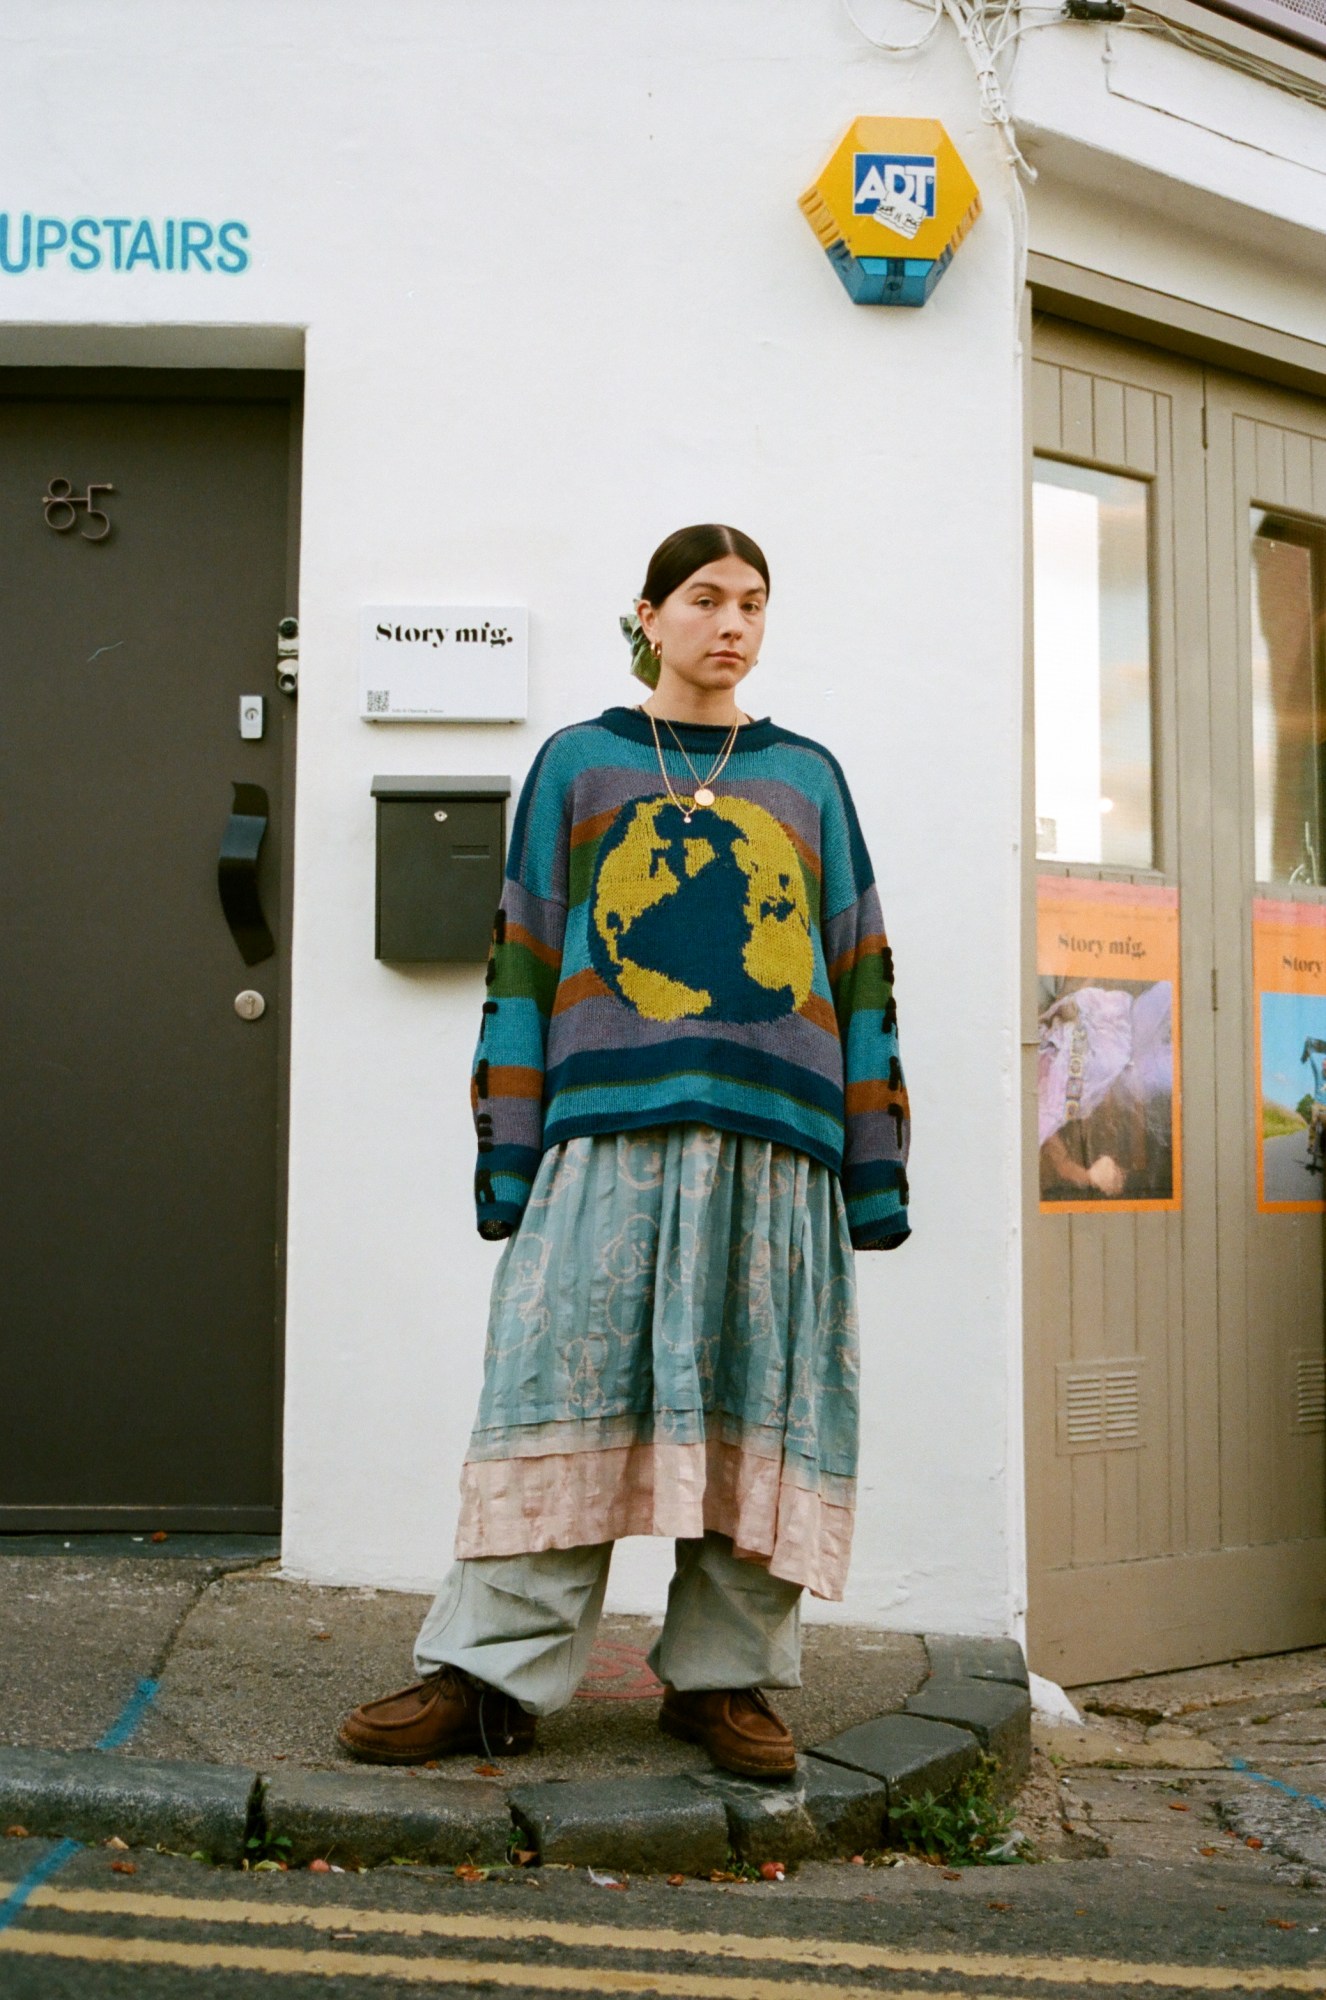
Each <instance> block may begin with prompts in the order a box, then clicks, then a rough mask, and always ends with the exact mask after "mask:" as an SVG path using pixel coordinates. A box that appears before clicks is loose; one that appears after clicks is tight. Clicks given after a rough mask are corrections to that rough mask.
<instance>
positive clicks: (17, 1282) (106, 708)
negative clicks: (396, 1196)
mask: <svg viewBox="0 0 1326 2000" xmlns="http://www.w3.org/2000/svg"><path fill="white" fill-rule="evenodd" d="M295 408H296V404H295V401H294V392H293V389H292V386H291V384H290V381H289V378H284V377H281V378H274V377H265V376H254V377H240V378H193V377H190V376H188V375H185V374H175V375H173V376H171V377H170V378H168V379H166V380H164V381H163V380H162V378H161V377H160V376H146V375H138V374H137V373H134V372H130V371H115V372H114V373H113V374H107V375H103V376H98V377H95V378H93V377H87V376H81V375H80V374H78V373H76V372H75V371H71V370H60V371H49V372H48V373H46V374H45V375H44V376H38V377H33V376H26V377H15V378H14V379H13V380H12V381H10V382H8V383H6V382H3V381H0V548H3V564H4V585H3V592H2V593H0V703H2V708H3V712H2V713H0V903H2V906H3V936H4V939H5V962H6V974H7V976H6V982H5V1032H4V1035H3V1037H2V1038H0V1154H2V1156H3V1159H4V1166H5V1173H4V1178H5V1194H4V1199H3V1201H2V1202H0V1281H2V1283H3V1292H4V1304H3V1310H2V1311H0V1368H2V1369H3V1378H4V1384H5V1387H4V1393H3V1397H2V1398H0V1404H2V1412H0V1528H4V1529H6V1530H9V1531H11V1532H12V1531H15V1530H20V1529H46V1530H51V1529H65V1530H69V1529H75V1528H118V1529H147V1528H150V1529H157V1528H165V1529H170V1528H182V1529H199V1528H230V1529H234V1528H248V1529H251V1530H258V1531H270V1530H271V1529H273V1528H274V1527H275V1526H276V1525H277V1523H278V1521H279V1470H278V1427H279V1414H280V1409H279V1396H280V1372H279V1360H280V1356H279V1321H280V1311H279V1308H280V1293H281V1211H282V1207H283V1180H284V1177H283V1167H282V1147H283V1124H284V1119H283V1109H282V1106H283V1092H282V1078H283V1074H284V1058H283V1046H284V1018H285V1007H286V989H287V981H286V969H285V968H286V946H287V942H288V935H289V914H288V894H287V889H286V885H287V881H288V875H289V869H288V860H289V852H288V850H289V826H290V805H291V797H290V785H289V774H290V772H291V770H292V768H293V730H294V706H293V703H292V702H290V701H288V700H286V699H285V698H283V697H282V696H281V695H280V694H279V693H278V691H277V688H276V682H275V677H274V673H273V666H274V662H275V658H276V642H277V626H278V622H279V621H280V620H281V618H282V617H283V616H284V615H286V614H287V613H289V612H290V611H291V610H292V608H293V606H292V601H291V576H292V563H291V555H292V550H293V531H292V523H291V520H290V513H291V493H292V491H293V482H292V466H293V463H294V459H293V454H292V433H293V429H294V411H295ZM242 696H260V697H261V698H262V703H263V708H264V710H265V714H264V716H263V724H264V727H263V730H262V734H261V735H260V736H257V737H253V736H249V737H242V736H241V720H240V706H241V697H242ZM253 726H254V725H253V724H252V723H250V725H249V727H250V728H252V727H253ZM236 786H243V787H246V788H248V789H247V790H245V791H242V792H239V793H237V792H236V789H235V788H236ZM237 803H238V805H239V807H240V808H241V810H242V811H243V812H244V815H245V819H246V821H247V824H245V825H241V824H239V822H238V821H232V812H233V810H234V808H235V806H236V804H237ZM264 817H265V818H266V821H267V825H266V830H265V837H264V838H263V840H262V844H261V849H260V855H259V860H258V864H257V870H256V877H254V876H252V874H251V871H250V870H249V868H248V865H247V862H246V859H245V856H246V855H247V854H249V853H251V851H252V849H253V847H254V845H255V843H256V840H257V836H258V834H259V832H260V831H261V830H262V829H261V825H260V822H261V820H262V819H263V818H264ZM227 836H229V838H228V847H229V850H230V854H231V862H230V866H229V869H228V871H227V872H228V882H229V884H230V888H229V892H228V893H229V897H230V915H229V919H228V917H227V913H226V911H225V910H223V907H222V902H221V898H220V895H219V891H218V860H219V856H220V852H221V848H222V843H223V840H227ZM255 896H256V904H257V905H258V906H259V907H260V910H261V919H259V918H258V917H257V915H256V914H255V909H254V907H253V905H254V902H255ZM246 906H247V907H246ZM263 921H265V923H266V924H267V926H268V927H269V929H270V931H271V933H272V938H271V949H270V951H269V952H266V955H260V954H261V953H263V952H264V951H265V950H266V946H265V943H264V941H263V940H262V938H261V936H260V922H263ZM241 941H242V942H243V943H244V945H245V947H246V949H247V952H248V955H249V958H250V959H252V960H253V962H252V963H246V959H245V956H244V955H243V954H242V952H241V949H240V942H241ZM246 993H248V994H256V995H258V996H259V999H258V1000H256V1001H255V1000H252V999H245V1000H242V1001H241V1002H240V1006H239V1008H238V1009H237V1005H236V1003H237V999H238V997H239V996H240V995H241V994H246Z"/></svg>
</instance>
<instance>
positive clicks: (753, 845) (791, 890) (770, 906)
mask: <svg viewBox="0 0 1326 2000" xmlns="http://www.w3.org/2000/svg"><path fill="white" fill-rule="evenodd" d="M668 804H669V801H668V799H667V798H666V797H661V798H652V799H638V800H637V801H636V802H635V804H634V806H632V807H624V808H623V811H629V812H630V813H631V815H632V816H631V820H630V823H629V825H628V827H627V829H626V832H625V834H624V835H623V837H622V838H621V840H620V841H619V842H618V843H617V845H616V846H615V847H613V848H612V850H611V851H610V852H609V853H607V854H605V855H604V858H603V862H602V865H601V867H600V869H599V872H598V879H597V881H596V884H595V893H594V905H593V910H592V913H591V919H592V922H593V924H594V927H595V929H596V931H597V933H598V935H599V937H600V938H601V939H602V941H603V945H604V948H605V949H606V951H607V953H608V956H609V958H610V959H611V961H612V964H613V967H614V969H615V971H616V973H617V978H618V984H619V987H620V990H621V994H622V997H623V999H625V1000H627V1001H628V1002H629V1003H630V1005H631V1006H632V1007H634V1008H635V1010H636V1012H637V1013H639V1014H643V1015H644V1016H645V1017H646V1019H648V1020H651V1021H677V1020H681V1019H683V1018H684V1017H685V1016H687V1015H696V1014H703V1013H704V1012H705V1010H706V1009H707V1008H708V1007H709V1006H710V1004H711V1001H712V998H713V996H712V994H711V993H709V992H708V991H707V990H706V989H705V988H704V987H702V986H691V985H688V984H686V983H684V982H683V981H682V980H679V979H674V978H672V977H670V975H669V974H667V973H666V972H659V971H657V970H655V969H654V968H653V967H651V966H646V965H640V964H637V962H636V961H635V960H634V959H633V958H632V957H631V955H630V944H631V937H630V934H631V925H632V924H633V923H634V922H635V920H636V918H637V917H638V916H640V915H641V913H642V912H643V911H645V910H648V909H650V908H652V907H653V905H654V904H656V903H659V902H661V901H662V900H663V899H664V897H667V896H675V895H676V894H677V893H678V892H679V890H680V889H681V888H682V883H681V882H680V881H679V880H678V877H677V875H676V874H675V873H674V871H673V869H672V867H671V866H670V865H669V862H668V860H667V859H666V858H665V857H666V855H667V852H668V846H669V843H668V841H667V839H666V838H665V837H664V836H663V835H661V834H660V833H659V831H658V825H657V820H658V815H659V812H660V810H661V809H662V808H664V807H665V806H667V805H668ZM710 816H713V817H715V818H718V819H722V820H726V821H727V822H728V824H729V825H732V826H735V827H737V828H738V829H739V831H740V834H741V838H740V839H739V840H737V841H735V842H734V843H733V848H732V853H733V859H734V860H735V861H736V863H737V866H738V867H739V868H740V869H741V871H742V874H743V875H744V876H745V877H746V901H745V918H746V941H745V944H744V945H743V947H742V963H743V965H744V966H745V969H746V972H747V974H748V976H749V977H750V978H751V979H752V980H753V981H754V982H755V984H756V985H758V986H762V987H765V988H767V989H768V990H770V991H773V992H776V991H778V990H779V989H780V988H782V987H790V988H791V990H792V995H793V998H792V1004H791V1007H790V1008H789V1012H792V1011H795V1009H796V1008H798V1007H800V1006H801V1005H802V1003H803V1001H804V1000H805V999H806V997H807V995H808V994H809V992H810V988H811V981H812V979H813V978H814V973H815V955H814V949H813V947H812V945H811V941H810V905H809V902H808V899H807V896H806V884H805V879H804V877H803V875H802V872H801V864H800V862H799V860H798V859H797V853H796V849H795V848H794V847H793V845H792V843H791V841H790V840H789V839H788V836H787V834H786V833H785V832H784V830H783V828H782V827H781V826H780V825H779V823H778V821H777V820H776V819H775V818H774V816H773V814H772V813H771V812H769V811H767V810H766V808H765V807H764V806H761V805H756V804H755V803H754V801H753V800H751V799H741V798H733V797H729V796H724V797H722V798H718V799H715V801H714V803H713V805H712V806H702V807H698V808H697V809H696V811H695V815H694V820H693V824H694V826H695V829H696V831H695V835H694V837H693V838H690V839H687V840H685V842H684V843H683V853H684V864H683V865H684V869H685V874H686V877H687V879H691V878H694V877H697V876H699V875H700V874H701V873H702V871H703V870H704V869H705V868H707V867H709V866H710V865H711V864H712V863H714V862H715V861H716V860H717V858H718V857H717V854H716V852H715V849H714V847H713V845H712V844H711V842H710V841H709V840H707V839H706V838H705V836H704V821H705V820H706V818H708V817H710ZM614 920H615V921H614ZM695 942H696V952H695V957H696V963H697V967H702V966H703V963H704V940H703V937H702V936H697V938H696V941H695Z"/></svg>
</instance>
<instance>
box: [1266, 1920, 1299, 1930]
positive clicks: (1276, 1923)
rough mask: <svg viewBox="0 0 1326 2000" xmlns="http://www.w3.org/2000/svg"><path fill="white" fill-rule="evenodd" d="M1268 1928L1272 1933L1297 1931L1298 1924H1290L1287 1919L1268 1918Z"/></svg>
mask: <svg viewBox="0 0 1326 2000" xmlns="http://www.w3.org/2000/svg"><path fill="white" fill-rule="evenodd" d="M1266 1928H1267V1929H1268V1930H1271V1931H1296V1930H1297V1929H1298V1925H1297V1923H1290V1921H1289V1919H1288V1918H1287V1917H1268V1918H1267V1919H1266Z"/></svg>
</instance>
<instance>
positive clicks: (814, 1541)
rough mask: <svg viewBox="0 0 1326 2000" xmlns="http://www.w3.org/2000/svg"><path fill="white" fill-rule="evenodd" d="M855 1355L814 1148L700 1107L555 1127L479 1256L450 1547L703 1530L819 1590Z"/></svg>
mask: <svg viewBox="0 0 1326 2000" xmlns="http://www.w3.org/2000/svg"><path fill="white" fill-rule="evenodd" d="M858 1365H859V1357H858V1339H857V1306H856V1272H855V1266H854V1263H853V1251H852V1246H851V1239H850V1237H849V1235H848V1227H847V1214H846V1208H845V1205H844V1202H843V1196H842V1190H841V1188H840V1186H839V1182H838V1177H837V1175H836V1174H834V1173H833V1172H832V1171H831V1170H830V1169H829V1168H828V1167H826V1166H824V1165H823V1164H822V1163H821V1162H819V1161H818V1160H812V1159H810V1158H809V1157H808V1156H807V1155H806V1154H804V1153H801V1152H797V1151H795V1150H793V1149H792V1148H791V1147H788V1146H780V1145H775V1144H774V1143H773V1142H772V1141H770V1140H768V1139H757V1138H752V1137H747V1136H745V1135H744V1134H741V1133H737V1132H720V1131H717V1130H715V1129H714V1128H713V1127H712V1126H709V1125H700V1124H688V1125H667V1126H660V1127H657V1128H654V1129H650V1130H645V1131H635V1132H614V1133H608V1134H602V1135H597V1136H594V1137H583V1138H575V1139H567V1140H563V1141H562V1142H561V1143H560V1144H558V1145H555V1146H552V1147H550V1148H549V1149H548V1151H547V1152H546V1153H545V1154H544V1156H543V1159H542V1161H541V1163H540V1165H539V1169H538V1173H537V1176H536V1178H535V1182H534V1189H533V1193H532V1194H531V1196H530V1201H529V1206H528V1208H527V1209H526V1211H525V1214H524V1216H523V1218H522V1220H521V1223H520V1227H519V1228H518V1229H517V1231H516V1233H515V1235H514V1236H511V1237H509V1238H508V1239H507V1241H506V1243H505V1244H504V1245H503V1248H502V1252H501V1255H500V1257H499V1259H498V1264H497V1270H496V1273H495V1275H494V1279H493V1290H492V1301H491V1305H490V1308H489V1319H488V1341H487V1347H486V1350H485V1356H484V1384H483V1393H482V1396H481V1398H480V1402H479V1414H478V1417H477V1419H476V1422H475V1426H474V1432H473V1436H472V1438H471V1440H470V1448H469V1452H468V1454H467V1457H466V1461H465V1467H464V1471H463V1473H462V1476H461V1517H460V1527H459V1530H458V1533H457V1538H456V1554H457V1555H458V1556H460V1557H471V1556H501V1555H523V1554H528V1553H530V1552H532V1551H534V1550H538V1549H561V1548H573V1547H575V1546H577V1545H579V1544H581V1543H588V1542H606V1541H615V1540H616V1539H617V1538H618V1537H620V1536H622V1535H668V1536H677V1537H691V1536H698V1535H701V1534H703V1533H704V1531H705V1530H706V1529H711V1530H713V1531H715V1532H716V1533H719V1534H723V1535H727V1536H730V1538H731V1540H732V1543H733V1546H734V1547H735V1549H736V1552H737V1554H738V1555H740V1556H743V1557H747V1558H749V1559H750V1560H751V1561H753V1562H758V1563H762V1564H764V1565H766V1566H767V1568H768V1569H769V1570H770V1572H771V1573H772V1574H773V1575H774V1576H779V1577H783V1578H785V1579H786V1580H787V1581H788V1582H790V1583H799V1584H804V1585H805V1586H806V1588H808V1589H809V1590H812V1591H814V1592H815V1594H816V1595H817V1596H819V1597H826V1598H840V1597H841V1596H842V1594H843V1587H844V1584H845V1582H846V1576H847V1564H848V1556H849V1553H850V1548H851V1537H852V1516H853V1510H854V1505H855V1494H856V1461H857V1430H858V1416H857V1380H858Z"/></svg>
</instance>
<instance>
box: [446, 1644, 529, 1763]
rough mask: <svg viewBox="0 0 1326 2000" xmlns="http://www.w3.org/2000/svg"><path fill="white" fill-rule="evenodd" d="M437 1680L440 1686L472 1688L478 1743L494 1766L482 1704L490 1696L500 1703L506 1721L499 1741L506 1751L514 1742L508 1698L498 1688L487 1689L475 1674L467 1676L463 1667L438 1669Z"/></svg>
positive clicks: (485, 1682)
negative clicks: (475, 1699) (476, 1708)
mask: <svg viewBox="0 0 1326 2000" xmlns="http://www.w3.org/2000/svg"><path fill="white" fill-rule="evenodd" d="M437 1679H438V1683H439V1685H440V1686H446V1685H447V1684H448V1683H450V1684H451V1685H452V1686H453V1687H465V1688H473V1689H474V1690H475V1691H476V1692H477V1694H478V1697H479V1704H478V1711H477V1716H476V1720H477V1721H478V1724H479V1741H480V1742H481V1743H482V1745H483V1754H484V1756H485V1757H486V1758H487V1760H488V1762H489V1763H490V1764H495V1763H496V1762H497V1757H496V1753H495V1752H494V1750H493V1746H492V1744H491V1743H490V1742H489V1741H488V1728H487V1724H486V1722H485V1720H484V1704H485V1703H486V1702H487V1700H488V1697H489V1696H490V1695H492V1696H494V1697H495V1699H496V1700H497V1701H499V1702H501V1704H502V1708H501V1713H502V1715H503V1716H504V1718H505V1719H506V1729H505V1731H504V1732H502V1733H501V1734H500V1740H501V1742H502V1743H504V1744H505V1745H506V1747H507V1749H510V1747H511V1745H512V1744H513V1743H514V1742H515V1740H516V1739H515V1734H514V1732H513V1730H512V1728H511V1720H510V1718H511V1703H510V1697H509V1696H508V1695H504V1694H503V1693H501V1691H500V1690H499V1689H498V1688H494V1687H489V1685H488V1683H487V1681H481V1680H480V1679H479V1677H478V1675H477V1674H467V1673H466V1672H465V1669H464V1668H463V1667H451V1666H442V1667H439V1668H438V1670H437Z"/></svg>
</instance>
